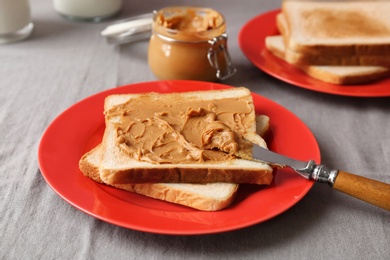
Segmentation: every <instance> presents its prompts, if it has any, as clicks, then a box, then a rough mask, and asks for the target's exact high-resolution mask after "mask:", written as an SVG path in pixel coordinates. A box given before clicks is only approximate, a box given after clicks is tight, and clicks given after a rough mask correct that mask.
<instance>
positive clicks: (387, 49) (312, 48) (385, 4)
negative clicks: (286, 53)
mask: <svg viewBox="0 0 390 260" xmlns="http://www.w3.org/2000/svg"><path fill="white" fill-rule="evenodd" d="M282 12H283V14H284V15H285V17H286V22H287V24H288V30H289V37H288V38H286V48H287V49H289V50H292V51H295V52H298V53H303V54H314V55H315V54H321V55H332V56H335V55H342V56H361V55H374V56H383V55H390V19H389V18H388V15H389V12H390V2H389V1H357V2H356V1H349V2H348V1H340V2H334V1H331V2H324V1H321V2H313V1H311V2H310V1H309V2H308V1H284V2H283V4H282ZM360 64H361V65H385V64H383V63H381V62H377V61H376V59H372V60H370V59H368V60H364V62H362V61H361V63H360ZM332 65H336V64H332ZM340 65H341V64H340ZM350 65H358V64H350Z"/></svg>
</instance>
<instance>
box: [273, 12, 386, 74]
mask: <svg viewBox="0 0 390 260" xmlns="http://www.w3.org/2000/svg"><path fill="white" fill-rule="evenodd" d="M276 25H277V28H278V30H279V32H280V33H281V34H282V35H283V38H284V45H285V46H286V47H284V54H283V57H284V58H283V59H284V60H285V61H287V62H288V63H290V64H294V65H328V66H384V67H390V53H389V54H387V55H383V54H358V53H356V52H353V53H350V52H348V51H346V52H342V53H341V52H338V51H330V52H329V53H328V52H327V51H326V50H324V49H318V51H317V52H315V51H303V50H302V48H301V49H300V51H299V50H296V49H293V48H294V47H291V42H293V41H292V40H291V38H292V36H291V34H292V33H291V32H290V28H289V25H288V22H287V20H286V15H285V14H284V13H279V14H277V16H276ZM389 33H390V32H389ZM321 51H323V53H322V52H321Z"/></svg>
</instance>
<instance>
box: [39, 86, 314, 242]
mask: <svg viewBox="0 0 390 260" xmlns="http://www.w3.org/2000/svg"><path fill="white" fill-rule="evenodd" d="M225 88H229V86H226V85H221V84H215V83H206V82H196V81H156V82H145V83H138V84H132V85H128V86H123V87H118V88H114V89H110V90H107V91H104V92H101V93H98V94H96V95H93V96H91V97H89V98H86V99H84V100H82V101H80V102H78V103H76V104H75V105H73V106H71V107H70V108H68V109H67V110H66V111H64V112H63V113H62V114H60V115H59V116H58V117H57V118H56V119H55V120H54V121H53V122H52V123H51V124H50V126H49V127H48V128H47V130H46V131H45V133H44V134H43V137H42V139H41V142H40V146H39V151H38V159H39V166H40V169H41V171H42V175H43V177H44V178H45V180H46V181H47V183H48V184H49V185H50V186H51V187H52V188H53V190H54V191H55V192H57V193H58V195H59V196H61V197H62V198H63V199H64V200H66V201H67V202H69V203H70V204H72V205H73V206H75V207H76V208H78V209H80V210H82V211H84V212H86V213H88V214H90V215H92V216H94V217H96V218H98V219H101V220H104V221H107V222H109V223H112V224H115V225H119V226H122V227H126V228H131V229H135V230H140V231H145V232H152V233H160V234H177V235H193V234H210V233H217V232H224V231H229V230H234V229H239V228H243V227H248V226H250V225H254V224H257V223H260V222H262V221H265V220H268V219H270V218H272V217H274V216H276V215H278V214H280V213H282V212H284V211H285V210H287V209H288V208H290V207H292V206H293V205H294V204H296V203H297V202H298V201H299V200H301V199H302V198H303V196H305V194H306V193H307V192H308V191H309V190H310V188H311V187H312V185H313V182H312V181H308V180H306V179H304V178H302V177H300V176H299V175H298V174H296V173H294V172H292V171H291V170H288V169H284V170H280V171H278V172H276V174H275V179H274V182H273V183H272V184H271V185H270V186H257V185H241V186H240V189H239V192H238V196H237V199H236V201H235V203H234V204H233V205H232V206H231V207H229V208H227V209H225V210H222V211H219V212H202V211H197V210H194V209H191V208H187V207H184V206H180V205H175V204H171V203H168V202H163V201H159V200H155V199H150V198H147V197H144V196H142V195H138V194H135V193H131V192H126V191H123V190H119V189H115V188H112V187H108V186H106V185H103V184H98V183H96V182H94V181H93V180H91V179H89V178H87V177H84V176H83V174H82V173H81V172H80V171H79V169H78V161H79V159H80V158H81V156H82V155H83V154H84V153H85V152H87V151H89V150H90V149H92V148H93V147H95V146H96V145H97V144H99V143H100V141H101V139H102V135H103V130H104V127H105V126H104V117H103V102H104V98H105V97H106V96H107V95H110V94H119V93H141V92H150V91H155V92H161V93H169V92H184V91H193V90H210V89H225ZM253 98H254V102H255V107H256V113H257V114H265V115H268V116H269V117H270V118H271V125H270V131H269V136H268V137H267V141H268V143H269V146H270V149H272V150H274V151H276V152H279V153H282V154H285V155H288V156H291V157H295V158H297V159H301V160H309V159H313V160H316V162H317V163H319V162H320V151H319V148H318V145H317V142H316V140H315V138H314V137H313V135H312V134H311V132H310V130H309V129H308V128H307V127H306V126H305V125H304V124H303V123H302V122H301V121H300V120H299V119H298V118H297V117H296V116H295V115H293V114H292V113H291V112H289V111H288V110H286V109H285V108H283V107H281V106H280V105H278V104H276V103H274V102H273V101H271V100H268V99H266V98H264V97H261V96H259V95H256V94H253Z"/></svg>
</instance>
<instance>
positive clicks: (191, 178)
mask: <svg viewBox="0 0 390 260" xmlns="http://www.w3.org/2000/svg"><path fill="white" fill-rule="evenodd" d="M140 99H142V100H143V101H146V102H143V103H142V107H137V106H138V105H141V103H140V102H138V100H140ZM224 99H227V100H229V102H236V101H237V102H242V101H244V102H245V104H247V105H248V106H249V107H250V112H249V113H247V114H245V115H244V114H240V113H239V111H238V112H237V115H235V116H237V118H242V117H245V118H246V119H248V120H246V122H248V125H247V126H246V128H245V129H242V130H243V133H245V134H244V135H245V136H244V137H245V139H246V140H249V141H250V142H251V143H255V144H257V145H260V146H262V147H265V148H266V147H267V145H266V143H265V141H264V139H263V138H262V137H261V135H263V134H264V133H265V132H266V131H267V129H268V126H269V118H268V117H267V116H265V115H260V116H259V115H256V114H255V109H254V105H253V100H252V96H251V93H250V91H249V90H248V89H246V88H242V87H241V88H231V89H225V90H209V91H195V92H183V93H170V94H158V93H144V94H121V95H110V96H108V97H107V98H106V99H105V104H104V113H105V124H106V128H105V132H104V136H103V140H102V143H101V144H99V145H98V146H97V147H95V148H94V149H92V150H91V151H88V152H87V153H85V154H84V155H83V157H82V158H81V159H80V161H79V168H80V170H81V172H82V173H83V174H84V175H85V176H87V177H89V178H91V179H93V180H94V181H96V182H99V183H103V184H106V185H110V186H113V187H116V188H119V189H124V190H127V191H130V192H135V193H138V194H142V195H145V196H148V197H152V198H155V199H160V200H164V201H168V202H172V203H176V204H180V205H184V206H187V207H191V208H195V209H198V210H204V211H216V210H221V209H223V208H226V207H228V206H229V205H230V204H231V203H232V202H233V201H234V197H235V195H236V193H237V190H238V186H239V184H240V183H252V184H259V185H268V184H270V183H271V182H272V179H273V174H272V171H273V170H272V167H271V166H270V165H268V164H266V163H263V162H260V161H255V160H247V159H242V158H240V157H234V158H233V159H231V160H228V161H218V162H208V161H203V162H194V163H169V162H168V163H167V162H164V163H155V162H149V161H143V160H140V159H137V158H134V156H129V154H128V153H127V152H126V151H125V150H124V149H122V148H121V146H120V145H118V142H117V140H118V129H119V128H118V122H119V121H120V120H121V118H120V117H118V116H114V117H113V116H108V114H109V113H110V111H113V110H115V111H119V112H120V113H119V114H123V115H124V114H129V113H132V112H134V111H137V110H138V111H140V110H144V109H148V104H150V103H151V102H160V103H163V106H164V109H165V108H166V111H167V112H164V113H171V112H170V111H171V110H169V109H170V108H172V107H173V108H174V107H178V105H176V104H178V103H177V102H181V104H183V103H185V104H187V103H188V104H194V101H199V100H202V101H205V103H206V104H208V105H207V106H208V107H212V106H213V104H214V102H215V100H224ZM129 102H133V103H129ZM191 102H192V103H191ZM126 104H127V105H126ZM128 104H134V107H132V106H130V108H129V106H128ZM192 106H194V105H192ZM230 106H231V107H234V104H230V103H229V107H230ZM191 109H195V110H199V109H200V108H199V107H192V108H191ZM203 109H207V108H203ZM129 110H132V111H129ZM164 111H165V110H164ZM172 111H173V110H172ZM161 112H162V111H156V113H155V114H156V116H157V117H158V116H160V117H161V114H162V113H161ZM183 113H185V111H175V114H176V115H175V116H180V115H182V114H183ZM136 114H137V113H136ZM221 118H223V116H222V117H221ZM137 120H138V119H137ZM139 120H141V121H142V120H146V119H143V118H140V119H139ZM237 121H239V120H237ZM171 127H172V128H176V126H171ZM149 152H150V151H149ZM151 152H153V151H151ZM176 152H177V151H176Z"/></svg>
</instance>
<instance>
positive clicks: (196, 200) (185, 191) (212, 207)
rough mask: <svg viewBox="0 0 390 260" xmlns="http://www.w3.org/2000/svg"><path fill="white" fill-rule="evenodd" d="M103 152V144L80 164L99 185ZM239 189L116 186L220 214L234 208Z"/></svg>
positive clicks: (216, 185)
mask: <svg viewBox="0 0 390 260" xmlns="http://www.w3.org/2000/svg"><path fill="white" fill-rule="evenodd" d="M102 153H103V149H102V145H101V144H99V145H98V146H97V147H95V148H94V149H92V150H91V151H89V152H87V153H86V154H84V156H83V157H82V158H81V160H80V162H79V168H80V170H81V172H82V173H83V174H84V175H85V176H87V177H89V178H91V179H93V180H94V181H96V182H99V183H103V181H102V180H101V178H100V172H99V168H100V163H101V159H102ZM238 186H239V185H238V184H234V183H206V184H182V183H143V184H116V185H113V187H115V188H119V189H123V190H126V191H130V192H135V193H138V194H141V195H145V196H147V197H151V198H154V199H159V200H164V201H167V202H171V203H176V204H180V205H183V206H187V207H191V208H195V209H198V210H203V211H218V210H222V209H224V208H226V207H228V206H229V205H231V203H232V202H233V201H234V198H235V196H236V193H237V190H238Z"/></svg>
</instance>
